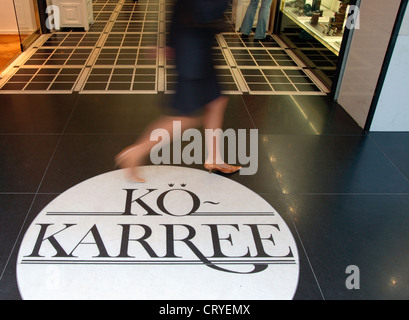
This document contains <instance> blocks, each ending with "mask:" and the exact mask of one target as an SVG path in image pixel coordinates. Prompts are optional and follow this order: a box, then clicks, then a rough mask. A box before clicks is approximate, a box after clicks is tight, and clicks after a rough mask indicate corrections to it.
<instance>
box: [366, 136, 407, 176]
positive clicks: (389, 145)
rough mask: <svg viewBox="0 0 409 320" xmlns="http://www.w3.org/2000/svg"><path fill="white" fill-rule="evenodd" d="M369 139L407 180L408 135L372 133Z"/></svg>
mask: <svg viewBox="0 0 409 320" xmlns="http://www.w3.org/2000/svg"><path fill="white" fill-rule="evenodd" d="M369 137H370V138H371V139H373V141H374V142H375V143H376V144H377V145H378V146H379V148H380V149H381V150H382V151H383V152H384V153H385V156H386V157H388V158H389V160H391V161H392V162H393V163H394V165H395V166H396V167H397V168H398V169H399V171H400V172H402V173H403V174H404V175H405V177H406V178H407V179H409V133H407V132H389V133H388V132H385V133H381V132H379V133H377V132H373V133H370V134H369Z"/></svg>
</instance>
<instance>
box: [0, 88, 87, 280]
mask: <svg viewBox="0 0 409 320" xmlns="http://www.w3.org/2000/svg"><path fill="white" fill-rule="evenodd" d="M79 98H80V97H79V96H77V99H76V102H75V103H74V107H73V108H72V110H71V114H70V116H69V117H68V119H67V121H66V123H65V126H64V129H63V131H62V132H61V134H60V135H59V139H58V141H57V143H56V145H55V147H54V150H53V153H52V154H51V156H50V159H49V161H48V163H47V167H46V168H45V170H44V173H43V175H42V177H41V180H40V182H39V184H38V187H37V190H36V192H35V194H34V196H33V200H32V201H31V204H30V207H29V209H28V211H27V213H26V215H25V217H24V220H23V222H22V224H21V227H20V230H19V232H18V234H17V237H16V239H15V241H14V244H13V247H12V249H11V251H10V254H9V257H8V258H7V261H6V263H5V265H4V269H3V271H2V272H1V274H0V280H2V278H3V275H4V272H5V271H6V269H7V267H8V265H9V263H10V260H11V257H12V256H13V254H14V251H15V249H16V246H17V244H18V241H19V239H20V238H21V236H22V233H23V230H24V226H25V225H26V222H27V220H28V217H29V214H30V212H31V210H32V208H33V205H34V203H35V201H36V199H37V196H38V194H39V191H40V189H41V186H42V184H43V181H44V178H45V176H46V174H47V172H48V169H49V167H50V165H51V162H52V160H53V159H54V156H55V153H56V152H57V149H58V147H59V145H60V143H61V140H62V137H63V135H64V131H65V129H66V128H67V126H68V123H69V121H70V119H71V117H72V115H73V113H74V110H75V108H76V106H77V104H78V102H79Z"/></svg>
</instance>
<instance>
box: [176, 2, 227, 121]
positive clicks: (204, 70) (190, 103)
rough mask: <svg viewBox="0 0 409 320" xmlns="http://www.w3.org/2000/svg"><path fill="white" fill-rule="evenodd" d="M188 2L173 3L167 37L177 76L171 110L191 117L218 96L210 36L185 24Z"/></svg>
mask: <svg viewBox="0 0 409 320" xmlns="http://www.w3.org/2000/svg"><path fill="white" fill-rule="evenodd" d="M189 1H191V0H177V1H176V4H175V6H174V14H173V20H172V25H171V30H170V38H169V45H170V46H171V47H173V48H174V49H175V64H176V70H177V73H178V82H177V85H176V94H175V96H174V100H173V109H174V110H176V112H177V113H179V115H193V114H195V113H196V112H197V111H199V110H200V109H201V108H202V107H204V106H205V105H206V104H208V103H209V102H211V101H213V100H215V99H217V98H218V97H220V95H221V90H220V87H219V84H218V81H217V77H216V72H215V68H214V64H213V59H212V45H213V41H214V34H213V32H211V31H208V30H204V29H199V28H195V27H191V26H190V25H189V22H188V20H189V16H191V14H190V12H189Z"/></svg>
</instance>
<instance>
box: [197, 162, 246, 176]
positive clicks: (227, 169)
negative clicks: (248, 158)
mask: <svg viewBox="0 0 409 320" xmlns="http://www.w3.org/2000/svg"><path fill="white" fill-rule="evenodd" d="M204 167H205V168H206V169H207V170H209V173H212V172H217V171H220V172H222V173H226V174H232V173H235V172H237V171H239V170H240V169H241V167H237V166H232V165H229V164H227V163H226V164H213V163H205V165H204Z"/></svg>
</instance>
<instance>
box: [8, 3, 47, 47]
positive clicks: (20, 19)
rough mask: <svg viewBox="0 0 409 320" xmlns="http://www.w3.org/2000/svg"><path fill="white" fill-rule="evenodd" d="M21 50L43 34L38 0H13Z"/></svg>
mask: <svg viewBox="0 0 409 320" xmlns="http://www.w3.org/2000/svg"><path fill="white" fill-rule="evenodd" d="M12 1H13V4H14V10H15V14H16V20H17V27H18V34H19V37H20V44H21V50H22V51H25V50H26V49H27V48H28V47H29V46H30V45H31V44H32V43H33V42H34V41H35V40H37V38H38V37H39V36H40V34H41V28H40V17H39V11H38V5H37V0H12Z"/></svg>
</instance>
